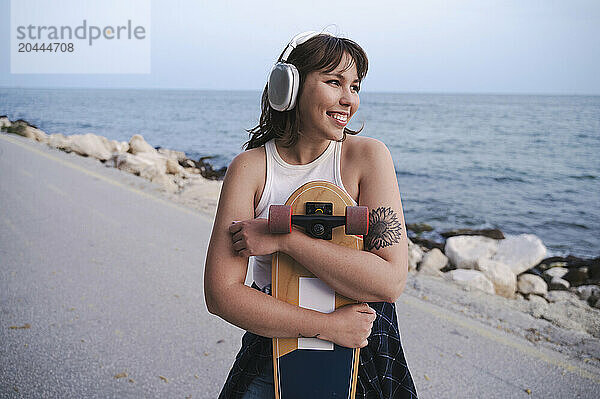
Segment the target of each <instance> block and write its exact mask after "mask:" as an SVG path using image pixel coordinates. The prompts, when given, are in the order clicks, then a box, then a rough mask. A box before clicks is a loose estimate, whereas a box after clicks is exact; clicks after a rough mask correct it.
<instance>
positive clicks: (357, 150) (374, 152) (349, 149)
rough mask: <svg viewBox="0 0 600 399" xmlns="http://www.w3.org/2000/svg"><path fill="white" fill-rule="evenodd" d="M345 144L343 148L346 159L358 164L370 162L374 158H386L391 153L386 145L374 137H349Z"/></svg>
mask: <svg viewBox="0 0 600 399" xmlns="http://www.w3.org/2000/svg"><path fill="white" fill-rule="evenodd" d="M344 143H345V145H344V146H343V147H342V148H343V149H344V151H345V153H346V157H347V158H348V159H350V160H352V161H353V162H357V163H362V162H369V161H370V160H372V159H373V157H379V156H385V155H386V153H389V150H388V148H387V146H386V145H385V143H383V142H382V141H381V140H377V139H375V138H373V137H367V136H355V135H348V136H346V140H345V141H344ZM344 147H345V148H344Z"/></svg>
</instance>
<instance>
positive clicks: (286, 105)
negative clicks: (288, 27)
mask: <svg viewBox="0 0 600 399" xmlns="http://www.w3.org/2000/svg"><path fill="white" fill-rule="evenodd" d="M320 34H325V35H330V36H333V35H332V34H331V33H329V32H316V31H308V32H302V33H299V34H297V35H296V36H294V37H293V38H292V40H291V41H290V42H289V43H288V45H287V46H286V48H285V50H284V52H283V55H282V56H281V61H280V62H278V63H277V64H275V66H273V68H272V69H271V73H270V74H269V81H268V83H267V91H268V97H269V104H271V107H273V109H275V110H277V111H289V110H291V109H293V108H294V107H295V106H296V98H297V97H298V86H299V85H300V74H299V73H298V69H297V68H296V67H295V66H294V65H292V64H289V63H287V62H286V61H287V59H288V57H289V56H290V53H291V52H292V50H294V49H295V48H296V47H298V46H299V45H301V44H302V43H304V42H306V41H307V40H309V39H310V38H313V37H315V36H317V35H320Z"/></svg>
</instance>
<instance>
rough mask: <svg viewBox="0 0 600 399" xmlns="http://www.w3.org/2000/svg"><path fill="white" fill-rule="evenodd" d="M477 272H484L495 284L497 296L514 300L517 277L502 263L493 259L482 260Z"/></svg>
mask: <svg viewBox="0 0 600 399" xmlns="http://www.w3.org/2000/svg"><path fill="white" fill-rule="evenodd" d="M476 269H477V270H479V271H480V272H482V273H483V274H484V275H485V276H486V277H487V279H488V280H490V281H491V282H492V284H494V290H495V291H496V294H497V295H501V296H503V297H505V298H514V296H515V292H516V290H517V275H516V274H514V273H513V271H512V270H511V269H510V267H508V266H507V265H505V264H504V263H502V262H497V261H493V260H491V259H480V260H479V261H478V262H477V267H476Z"/></svg>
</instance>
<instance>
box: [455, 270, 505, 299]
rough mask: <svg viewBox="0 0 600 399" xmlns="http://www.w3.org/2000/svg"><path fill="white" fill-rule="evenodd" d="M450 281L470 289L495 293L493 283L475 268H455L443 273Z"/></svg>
mask: <svg viewBox="0 0 600 399" xmlns="http://www.w3.org/2000/svg"><path fill="white" fill-rule="evenodd" d="M445 276H447V277H448V279H449V280H450V281H453V282H455V283H457V284H460V285H462V286H463V287H468V288H470V289H471V288H472V289H477V290H481V291H483V292H487V293H488V294H495V291H494V285H493V284H492V282H491V281H490V280H488V279H487V277H485V275H484V274H483V273H482V272H480V271H477V270H465V269H456V270H450V271H449V272H447V273H445Z"/></svg>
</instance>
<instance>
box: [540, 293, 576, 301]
mask: <svg viewBox="0 0 600 399" xmlns="http://www.w3.org/2000/svg"><path fill="white" fill-rule="evenodd" d="M545 297H546V299H547V300H548V302H550V303H555V302H564V301H567V302H573V301H575V302H579V298H577V295H576V294H573V293H571V292H569V291H548V293H547V294H546V295H545Z"/></svg>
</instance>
